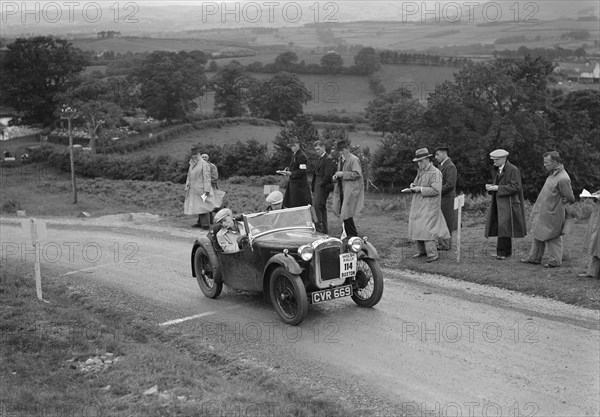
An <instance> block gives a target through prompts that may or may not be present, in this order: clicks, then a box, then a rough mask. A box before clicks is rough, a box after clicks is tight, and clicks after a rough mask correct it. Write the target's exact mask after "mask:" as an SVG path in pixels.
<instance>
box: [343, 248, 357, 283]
mask: <svg viewBox="0 0 600 417" xmlns="http://www.w3.org/2000/svg"><path fill="white" fill-rule="evenodd" d="M354 275H356V254H355V253H342V254H341V255H340V278H348V277H353V276H354Z"/></svg>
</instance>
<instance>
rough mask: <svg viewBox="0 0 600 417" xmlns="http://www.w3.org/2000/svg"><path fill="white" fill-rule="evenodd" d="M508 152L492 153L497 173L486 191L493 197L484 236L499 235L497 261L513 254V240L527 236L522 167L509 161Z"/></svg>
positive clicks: (502, 150) (495, 172) (496, 151)
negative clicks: (520, 170)
mask: <svg viewBox="0 0 600 417" xmlns="http://www.w3.org/2000/svg"><path fill="white" fill-rule="evenodd" d="M507 156H508V152H507V151H505V150H504V149H496V150H495V151H493V152H491V153H490V159H492V160H493V161H494V166H495V168H496V170H495V171H494V173H493V175H492V182H493V184H486V185H485V189H486V190H487V191H488V193H490V194H491V195H492V202H491V203H490V206H489V208H488V211H487V216H486V222H485V237H486V238H487V237H491V236H497V237H498V242H497V245H496V259H498V260H503V259H506V257H508V256H511V255H512V238H519V237H525V235H527V226H526V224H525V199H524V198H523V184H522V183H521V173H520V172H519V168H517V167H516V166H514V165H513V164H511V163H510V162H508V161H507V159H506V158H507Z"/></svg>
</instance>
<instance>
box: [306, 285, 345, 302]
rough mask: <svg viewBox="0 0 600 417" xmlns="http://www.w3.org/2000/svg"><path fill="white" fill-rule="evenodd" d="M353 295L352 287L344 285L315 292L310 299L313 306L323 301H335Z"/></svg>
mask: <svg viewBox="0 0 600 417" xmlns="http://www.w3.org/2000/svg"><path fill="white" fill-rule="evenodd" d="M351 295H352V285H344V286H343V287H337V288H329V289H326V290H323V291H315V292H313V293H311V294H310V299H311V302H312V303H313V304H317V303H322V302H323V301H329V300H335V299H336V298H343V297H350V296H351Z"/></svg>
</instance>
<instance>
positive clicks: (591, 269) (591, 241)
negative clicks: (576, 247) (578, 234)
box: [577, 190, 600, 278]
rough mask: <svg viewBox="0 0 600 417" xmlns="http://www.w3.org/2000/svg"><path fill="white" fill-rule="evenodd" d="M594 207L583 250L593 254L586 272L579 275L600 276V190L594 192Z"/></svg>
mask: <svg viewBox="0 0 600 417" xmlns="http://www.w3.org/2000/svg"><path fill="white" fill-rule="evenodd" d="M592 196H594V208H593V209H592V215H591V216H590V220H589V222H588V225H587V229H586V230H585V237H584V243H583V251H584V252H586V253H589V254H590V255H592V257H591V259H590V263H589V264H588V269H587V271H586V272H582V273H580V274H577V276H579V277H592V278H593V277H595V278H600V190H598V191H596V192H595V193H594V194H592Z"/></svg>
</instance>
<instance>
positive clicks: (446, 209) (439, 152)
mask: <svg viewBox="0 0 600 417" xmlns="http://www.w3.org/2000/svg"><path fill="white" fill-rule="evenodd" d="M448 149H449V148H448V146H446V145H438V146H436V148H435V150H434V152H433V154H434V156H435V159H436V161H438V163H439V168H440V171H441V172H442V214H443V215H444V220H446V226H448V231H449V232H450V234H452V232H454V231H456V228H457V221H456V220H457V219H456V216H457V212H456V210H454V198H455V197H456V176H457V174H456V166H455V165H454V162H452V160H451V159H450V158H449V157H448ZM438 246H439V249H441V250H450V249H451V248H452V237H450V239H445V238H442V237H440V238H439V239H438Z"/></svg>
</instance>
